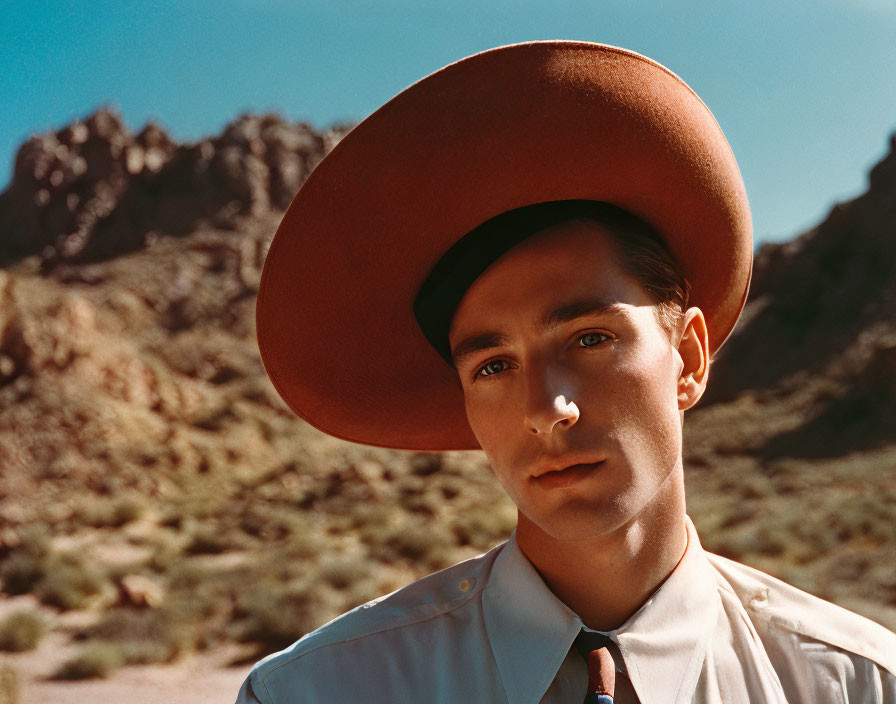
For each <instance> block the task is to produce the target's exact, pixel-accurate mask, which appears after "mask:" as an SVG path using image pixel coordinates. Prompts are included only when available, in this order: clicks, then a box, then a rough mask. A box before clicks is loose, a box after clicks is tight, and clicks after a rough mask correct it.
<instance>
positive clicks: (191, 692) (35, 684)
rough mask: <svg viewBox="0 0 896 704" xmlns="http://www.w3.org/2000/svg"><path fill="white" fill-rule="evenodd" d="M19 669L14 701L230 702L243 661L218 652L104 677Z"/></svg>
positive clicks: (239, 681)
mask: <svg viewBox="0 0 896 704" xmlns="http://www.w3.org/2000/svg"><path fill="white" fill-rule="evenodd" d="M8 660H10V661H11V664H12V665H13V667H16V669H19V676H20V677H21V678H22V679H21V680H20V682H21V684H20V687H21V689H20V692H19V702H20V704H38V703H39V704H48V703H52V704H169V703H170V704H174V703H175V702H176V703H177V704H182V703H183V704H213V703H214V704H218V703H219V702H227V703H230V702H233V701H234V700H235V699H236V695H237V692H238V691H239V688H240V685H241V684H242V682H243V680H244V679H245V677H246V675H247V674H248V672H249V668H248V667H240V668H231V667H226V666H225V665H224V662H223V661H222V658H220V657H215V656H202V657H198V656H197V657H192V658H189V659H184V660H183V661H181V662H179V663H176V664H174V665H164V666H163V665H141V666H134V667H125V668H122V669H120V670H117V671H115V672H114V673H113V674H112V675H110V676H109V677H108V678H106V679H101V680H84V681H81V682H57V681H55V680H50V679H47V678H46V677H31V678H30V680H29V679H25V678H24V677H22V675H23V674H24V673H23V672H22V670H21V668H19V667H18V666H17V663H16V662H15V659H14V658H8Z"/></svg>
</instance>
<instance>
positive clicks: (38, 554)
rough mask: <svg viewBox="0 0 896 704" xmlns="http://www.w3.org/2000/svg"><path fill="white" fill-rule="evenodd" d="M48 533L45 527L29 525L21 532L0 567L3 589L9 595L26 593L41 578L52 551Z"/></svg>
mask: <svg viewBox="0 0 896 704" xmlns="http://www.w3.org/2000/svg"><path fill="white" fill-rule="evenodd" d="M50 541H51V539H50V534H49V533H48V532H47V531H46V529H45V528H43V527H42V526H41V527H36V526H35V527H30V528H28V529H26V530H24V531H23V532H22V536H21V544H20V545H19V546H18V547H17V548H16V549H15V550H14V551H13V552H12V554H11V555H10V556H9V557H8V558H7V559H6V560H5V561H4V562H3V566H2V567H0V579H2V582H3V591H4V592H6V593H7V594H10V595H16V594H28V593H29V592H31V591H32V590H33V589H34V586H35V585H36V584H37V583H38V582H39V581H40V580H41V579H42V578H43V576H44V574H45V573H46V570H47V562H48V560H49V558H50V555H51V553H52V548H51V542H50Z"/></svg>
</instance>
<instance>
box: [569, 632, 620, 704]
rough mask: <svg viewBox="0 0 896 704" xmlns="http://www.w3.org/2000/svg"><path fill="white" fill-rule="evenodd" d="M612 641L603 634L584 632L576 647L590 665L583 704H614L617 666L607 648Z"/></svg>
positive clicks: (579, 636)
mask: <svg viewBox="0 0 896 704" xmlns="http://www.w3.org/2000/svg"><path fill="white" fill-rule="evenodd" d="M611 642H612V641H611V640H610V637H609V636H605V635H604V634H603V633H591V632H590V631H585V630H582V631H581V632H580V633H579V635H578V636H576V640H575V646H576V650H578V651H579V652H580V653H581V654H582V657H583V658H585V662H587V663H588V693H587V694H586V695H585V701H584V702H583V703H582V704H613V692H614V690H615V689H616V666H615V665H614V664H613V656H612V655H611V654H610V650H609V648H608V647H607V646H608V645H609V644H610V643H611Z"/></svg>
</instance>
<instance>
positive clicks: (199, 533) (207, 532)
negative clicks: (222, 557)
mask: <svg viewBox="0 0 896 704" xmlns="http://www.w3.org/2000/svg"><path fill="white" fill-rule="evenodd" d="M191 533H192V535H191V536H190V541H189V542H188V543H187V546H186V548H185V551H186V552H187V553H188V554H190V555H217V554H220V553H222V552H224V551H225V550H227V549H228V548H230V547H231V540H230V537H231V536H229V535H228V534H227V532H225V531H223V530H221V529H220V528H219V527H218V526H216V525H215V524H214V523H211V522H204V523H199V524H197V525H196V526H195V527H194V528H193V530H192V531H191Z"/></svg>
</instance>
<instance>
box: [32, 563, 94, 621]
mask: <svg viewBox="0 0 896 704" xmlns="http://www.w3.org/2000/svg"><path fill="white" fill-rule="evenodd" d="M105 583H106V580H105V578H104V576H103V575H102V574H101V573H100V572H99V570H98V569H97V568H95V567H94V566H93V565H91V564H89V563H88V562H87V561H86V560H85V559H84V558H82V557H81V556H78V555H62V556H55V557H54V558H52V559H51V560H50V561H49V563H48V564H47V567H46V572H45V574H44V577H43V579H41V581H40V583H39V584H38V585H37V587H36V590H35V591H36V596H37V597H38V598H39V599H40V600H41V601H42V602H43V603H45V604H48V605H49V606H56V607H58V608H60V609H63V610H68V609H80V608H83V607H84V606H86V605H87V602H88V601H89V600H90V599H91V597H94V596H96V595H98V594H100V593H101V592H102V591H103V587H104V585H105Z"/></svg>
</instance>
